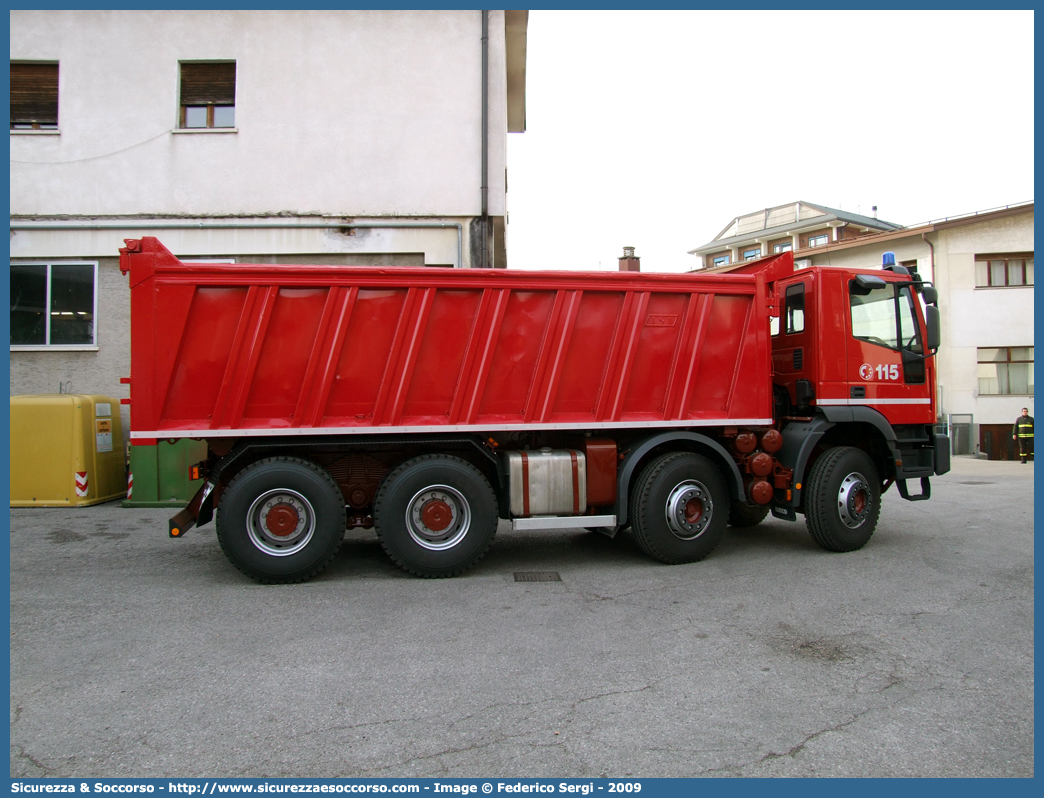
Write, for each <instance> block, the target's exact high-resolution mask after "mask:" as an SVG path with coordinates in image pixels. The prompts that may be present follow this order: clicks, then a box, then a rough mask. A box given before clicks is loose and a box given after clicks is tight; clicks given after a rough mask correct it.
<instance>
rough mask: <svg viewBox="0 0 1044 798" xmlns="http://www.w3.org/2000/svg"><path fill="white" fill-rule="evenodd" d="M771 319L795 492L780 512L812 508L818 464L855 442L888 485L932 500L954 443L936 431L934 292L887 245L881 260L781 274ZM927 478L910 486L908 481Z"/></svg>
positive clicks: (779, 411) (780, 500) (777, 391)
mask: <svg viewBox="0 0 1044 798" xmlns="http://www.w3.org/2000/svg"><path fill="white" fill-rule="evenodd" d="M776 295H777V300H778V302H779V317H778V318H773V319H772V320H771V327H770V330H771V340H772V371H773V378H772V379H773V389H774V396H775V415H776V417H777V422H778V423H779V424H780V427H781V430H782V432H783V436H784V446H783V450H782V451H781V453H780V459H781V460H782V461H783V462H785V463H787V464H788V465H790V466H791V467H793V468H794V469H795V482H796V484H795V487H794V489H793V491H792V492H790V498H789V500H788V499H787V498H786V497H785V496H783V497H780V496H777V497H776V501H775V503H774V507H773V512H774V513H775V514H776V515H780V516H781V517H787V516H788V515H790V514H792V513H794V512H795V511H799V512H805V513H806V515H808V509H809V508H808V507H807V506H806V504H807V503H806V501H805V499H806V496H805V493H806V488H807V485H806V484H803V483H807V482H809V481H810V480H799V477H800V476H801V475H803V474H806V473H807V474H808V475H809V477H811V474H812V471H813V468H814V463H815V462H816V460H818V459H819V457H820V456H822V455H823V454H824V453H825V452H826V451H827V450H829V449H831V448H833V447H837V446H849V447H854V448H858V449H860V450H862V451H863V452H865V453H866V454H867V455H868V456H869V457H870V459H871V460H872V461H873V464H874V467H875V470H876V471H877V473H878V476H879V479H880V484H881V492H882V493H883V492H884V491H886V490H887V489H888V488H889V487H890V486H891V485H892V484H893V483H896V484H897V486H898V490H899V492H900V494H901V495H902V496H903V498H907V499H910V500H919V499H927V498H928V497H929V496H930V492H931V488H930V482H929V479H928V478H929V477H930V476H932V475H934V474H942V473H946V471H948V470H949V445H948V440H947V439H946V438H945V436H937V435H935V434H934V428H933V425H934V423H935V421H936V397H935V395H934V390H933V386H934V385H935V368H936V366H935V359H934V354H935V351H936V350H937V349H938V347H939V315H938V309H937V307H936V302H937V292H936V290H935V288H934V287H933V286H931V285H930V284H929V283H927V282H924V281H922V280H920V279H919V277H918V275H916V273H914V274H910V273H909V271H908V270H906V269H905V268H904V267H902V266H897V265H895V263H894V257H893V256H892V253H885V258H884V264H883V266H882V268H881V269H876V270H871V269H844V268H838V267H829V266H827V267H812V268H808V269H802V270H800V271H797V272H795V273H794V274H793V275H789V276H787V277H785V278H783V279H781V280H779V281H778V283H777V285H776ZM910 478H917V479H920V480H921V492H920V494H917V495H912V494H911V493H910V492H909V491H908V490H907V486H906V480H907V479H910Z"/></svg>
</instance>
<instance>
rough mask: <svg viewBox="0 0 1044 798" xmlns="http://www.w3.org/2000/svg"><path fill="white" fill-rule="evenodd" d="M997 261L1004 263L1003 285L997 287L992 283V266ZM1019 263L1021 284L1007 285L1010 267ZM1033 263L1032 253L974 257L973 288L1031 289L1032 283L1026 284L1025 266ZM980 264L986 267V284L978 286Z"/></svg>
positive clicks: (1007, 253) (1001, 253) (1005, 253)
mask: <svg viewBox="0 0 1044 798" xmlns="http://www.w3.org/2000/svg"><path fill="white" fill-rule="evenodd" d="M997 261H1003V262H1004V284H1003V285H999V284H995V283H994V282H993V264H994V263H995V262H997ZM1016 261H1021V266H1020V268H1021V269H1022V282H1021V283H1009V282H1008V278H1009V276H1010V274H1011V268H1010V267H1011V265H1012V264H1013V263H1014V262H1016ZM1032 261H1033V253H1032V252H999V253H996V254H994V255H976V256H975V275H974V280H975V288H976V290H978V289H980V288H1030V289H1032V288H1033V283H1032V282H1026V274H1027V264H1028V263H1029V262H1032ZM980 263H982V264H984V265H985V266H986V284H985V285H980V284H979V264H980Z"/></svg>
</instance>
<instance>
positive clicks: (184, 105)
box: [175, 58, 239, 133]
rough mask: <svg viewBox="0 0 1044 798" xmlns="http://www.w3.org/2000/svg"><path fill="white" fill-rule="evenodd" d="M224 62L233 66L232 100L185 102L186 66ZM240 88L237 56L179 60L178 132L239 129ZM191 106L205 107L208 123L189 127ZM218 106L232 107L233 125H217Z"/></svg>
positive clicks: (214, 64) (220, 63)
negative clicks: (216, 110)
mask: <svg viewBox="0 0 1044 798" xmlns="http://www.w3.org/2000/svg"><path fill="white" fill-rule="evenodd" d="M223 64H231V65H232V67H233V77H232V102H231V103H228V102H218V101H214V102H209V101H208V102H185V97H184V92H185V87H184V69H185V66H195V65H200V66H202V65H213V66H218V65H223ZM238 89H239V62H238V60H237V59H235V58H227V59H212V60H195V59H190V60H184V61H178V98H177V99H178V122H177V127H176V128H175V129H176V130H177V131H178V132H180V133H184V132H196V133H198V132H204V131H206V132H214V133H218V132H221V133H227V132H235V131H236V130H237V128H236V116H237V115H236V111H235V109H236V95H237V93H238ZM189 108H204V109H206V113H207V119H206V125H204V126H193V127H189V126H188V125H187V121H188V119H187V117H188V109H189ZM216 108H231V109H232V124H231V125H222V126H220V127H218V126H216V125H215V124H214V116H215V109H216Z"/></svg>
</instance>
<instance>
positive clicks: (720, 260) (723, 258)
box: [711, 255, 732, 267]
mask: <svg viewBox="0 0 1044 798" xmlns="http://www.w3.org/2000/svg"><path fill="white" fill-rule="evenodd" d="M730 263H732V256H731V255H718V256H717V257H716V258H712V259H711V266H712V267H714V266H728V265H729V264H730Z"/></svg>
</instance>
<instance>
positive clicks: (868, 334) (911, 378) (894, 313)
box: [847, 275, 934, 424]
mask: <svg viewBox="0 0 1044 798" xmlns="http://www.w3.org/2000/svg"><path fill="white" fill-rule="evenodd" d="M860 277H861V275H856V276H855V277H854V278H852V279H849V280H848V294H849V302H848V308H847V315H848V319H847V321H848V329H849V332H850V337H849V341H848V355H849V357H848V384H849V401H848V403H847V404H850V405H867V406H870V407H873V408H875V409H876V410H878V411H880V412H881V413H882V414H884V416H885V417H886V418H888V420H889V421H890V422H891V423H892V424H930V423H932V422H933V421H934V418H933V417H932V414H933V411H932V400H931V397H930V396H929V393H928V386H929V384H930V383H929V381H928V378H927V375H928V365H927V362H926V360H925V346H924V340H925V339H924V331H923V329H922V327H921V324H920V322H919V316H920V314H919V313H918V312H917V305H916V303H917V302H918V301H919V300H918V299H917V295H916V294H915V293H914V291H913V289H912V288H911V287H910V285H909V283H905V282H888V281H886V280H884V279H882V278H880V277H876V276H875V277H873V278H870V279H869V280H867V279H865V278H864V279H863V280H860V279H859V278H860Z"/></svg>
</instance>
